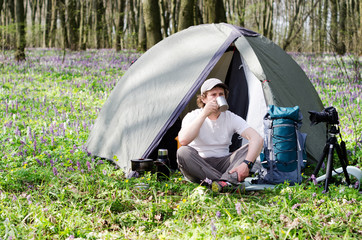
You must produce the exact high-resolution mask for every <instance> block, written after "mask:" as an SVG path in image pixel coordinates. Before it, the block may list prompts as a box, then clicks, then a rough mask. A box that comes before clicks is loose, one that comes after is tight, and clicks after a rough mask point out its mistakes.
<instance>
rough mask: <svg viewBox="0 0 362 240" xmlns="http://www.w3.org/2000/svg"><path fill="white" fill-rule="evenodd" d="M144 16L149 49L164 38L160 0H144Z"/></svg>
mask: <svg viewBox="0 0 362 240" xmlns="http://www.w3.org/2000/svg"><path fill="white" fill-rule="evenodd" d="M143 16H144V20H145V27H146V36H147V49H149V48H151V47H152V46H153V45H155V44H156V43H158V42H159V41H161V40H162V35H161V20H160V7H159V5H158V0H143Z"/></svg>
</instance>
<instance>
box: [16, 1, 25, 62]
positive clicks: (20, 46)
mask: <svg viewBox="0 0 362 240" xmlns="http://www.w3.org/2000/svg"><path fill="white" fill-rule="evenodd" d="M16 33H17V38H16V52H15V59H16V60H17V61H23V60H25V45H26V39H25V16H24V2H23V0H16Z"/></svg>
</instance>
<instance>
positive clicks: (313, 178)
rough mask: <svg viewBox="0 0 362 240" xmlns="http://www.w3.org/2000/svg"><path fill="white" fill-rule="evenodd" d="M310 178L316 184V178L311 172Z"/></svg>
mask: <svg viewBox="0 0 362 240" xmlns="http://www.w3.org/2000/svg"><path fill="white" fill-rule="evenodd" d="M310 179H311V180H312V181H313V183H314V185H317V179H316V177H315V176H314V174H312V176H310Z"/></svg>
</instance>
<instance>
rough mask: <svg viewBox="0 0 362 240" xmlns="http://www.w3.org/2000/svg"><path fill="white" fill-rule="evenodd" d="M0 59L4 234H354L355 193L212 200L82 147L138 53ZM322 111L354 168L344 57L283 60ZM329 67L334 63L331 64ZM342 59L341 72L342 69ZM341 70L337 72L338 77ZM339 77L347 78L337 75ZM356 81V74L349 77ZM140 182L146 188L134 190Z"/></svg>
mask: <svg viewBox="0 0 362 240" xmlns="http://www.w3.org/2000/svg"><path fill="white" fill-rule="evenodd" d="M26 54H27V61H26V62H23V63H17V62H14V60H13V57H12V56H13V52H11V51H5V52H3V53H2V54H1V55H0V110H1V111H0V118H1V122H0V123H1V125H0V151H1V152H2V154H1V155H2V160H1V161H0V199H1V201H0V238H1V239H75V238H77V239H312V238H313V239H358V238H359V237H358V236H360V235H361V234H362V232H361V229H362V221H361V218H360V215H361V208H360V201H361V200H362V198H361V194H360V193H359V190H358V189H354V188H349V187H347V186H344V185H342V184H336V185H335V184H331V186H330V191H329V192H328V193H323V190H324V189H323V186H318V185H314V184H312V183H310V182H309V181H307V179H308V177H309V174H308V172H311V169H312V167H310V168H309V169H307V171H306V173H305V176H304V179H305V181H304V182H303V183H302V184H301V185H298V186H294V187H290V186H288V184H283V185H279V186H278V187H276V188H275V189H273V190H266V191H262V192H248V193H246V194H241V195H240V194H219V195H214V194H213V193H212V192H211V191H210V190H209V189H208V188H207V187H205V186H200V185H197V184H191V183H187V182H185V181H184V179H183V177H182V175H181V174H180V173H179V172H175V173H173V174H172V175H171V177H170V179H169V180H167V181H162V182H161V181H157V179H156V176H154V175H151V174H146V175H144V176H142V177H140V178H133V179H127V178H125V175H124V173H123V172H122V171H121V170H120V169H118V168H117V167H116V166H115V165H113V164H112V163H111V162H107V161H104V160H102V159H99V158H96V157H93V156H89V155H88V153H87V151H86V149H85V147H84V143H85V141H86V139H87V137H88V134H89V129H90V128H91V126H92V125H93V123H94V120H95V118H96V117H97V115H98V113H99V111H100V108H101V106H102V104H103V103H104V102H105V100H106V99H107V96H108V95H109V93H110V91H111V90H112V89H113V87H114V86H115V84H116V83H117V82H118V81H119V80H120V78H121V76H122V75H123V73H124V71H125V70H126V69H127V68H128V67H129V65H130V62H131V61H133V60H135V59H136V58H137V57H138V56H139V54H137V53H134V52H122V53H116V52H114V51H112V50H98V51H95V50H89V51H84V52H75V53H70V52H68V53H67V55H66V58H65V61H64V62H62V60H63V59H62V52H61V51H60V50H55V49H27V52H26ZM292 56H293V58H295V59H296V61H297V62H298V63H299V64H300V65H301V67H302V68H303V69H304V70H305V71H306V73H307V75H308V76H309V77H310V79H311V81H312V82H313V84H314V86H315V87H316V89H317V91H318V93H319V94H320V96H321V99H322V101H323V102H324V104H325V106H330V105H333V106H335V107H336V108H337V110H338V112H339V114H340V119H341V129H342V136H343V139H344V140H345V141H347V148H348V153H349V156H348V157H349V161H350V164H351V165H355V166H359V167H362V150H361V140H362V139H361V128H362V127H361V124H360V122H359V120H358V119H361V109H360V108H361V103H360V99H361V92H362V91H361V88H362V85H361V80H360V78H361V77H360V72H359V69H358V68H356V67H355V64H354V61H352V60H351V59H353V57H352V56H345V57H343V58H334V57H333V56H332V55H321V56H318V55H313V54H296V53H293V54H292ZM342 60H343V62H342ZM336 63H338V64H337V65H336ZM343 64H344V66H345V68H344V67H342V68H341V67H339V66H342V65H343ZM344 72H345V73H346V74H347V75H343V73H344ZM344 76H349V77H348V78H347V77H344ZM358 76H359V78H358ZM140 183H143V184H147V186H148V187H147V188H146V189H142V188H138V187H137V184H140Z"/></svg>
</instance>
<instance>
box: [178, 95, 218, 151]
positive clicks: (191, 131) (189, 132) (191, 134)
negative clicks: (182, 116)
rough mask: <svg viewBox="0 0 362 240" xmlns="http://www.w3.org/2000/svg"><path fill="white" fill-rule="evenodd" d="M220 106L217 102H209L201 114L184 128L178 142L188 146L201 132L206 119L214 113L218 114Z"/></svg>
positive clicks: (179, 134)
mask: <svg viewBox="0 0 362 240" xmlns="http://www.w3.org/2000/svg"><path fill="white" fill-rule="evenodd" d="M218 109H219V106H218V105H217V103H216V101H215V102H208V103H207V104H206V105H205V107H204V108H203V109H202V111H201V113H200V114H199V116H197V118H195V119H194V120H193V121H192V122H191V123H190V124H188V125H187V126H185V127H182V128H181V130H180V132H179V133H178V141H179V143H180V144H181V145H182V146H186V145H188V144H189V143H190V142H192V141H193V140H194V139H195V138H196V137H197V136H198V135H199V132H200V128H201V126H202V124H203V123H204V121H205V119H206V118H207V117H208V116H209V115H210V114H212V113H215V112H217V111H218Z"/></svg>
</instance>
